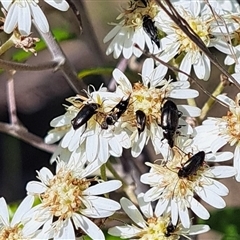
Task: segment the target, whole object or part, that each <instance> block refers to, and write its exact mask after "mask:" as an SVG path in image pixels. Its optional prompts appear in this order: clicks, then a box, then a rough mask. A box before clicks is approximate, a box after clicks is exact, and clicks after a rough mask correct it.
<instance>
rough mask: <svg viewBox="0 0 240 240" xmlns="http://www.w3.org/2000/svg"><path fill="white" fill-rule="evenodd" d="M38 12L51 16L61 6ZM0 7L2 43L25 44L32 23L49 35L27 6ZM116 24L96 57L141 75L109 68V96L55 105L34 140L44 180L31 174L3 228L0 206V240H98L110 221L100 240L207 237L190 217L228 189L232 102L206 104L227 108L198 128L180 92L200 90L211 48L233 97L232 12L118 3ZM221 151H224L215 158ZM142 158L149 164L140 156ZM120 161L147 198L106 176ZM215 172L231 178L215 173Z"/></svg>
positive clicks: (238, 135) (236, 156)
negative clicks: (0, 10) (39, 142)
mask: <svg viewBox="0 0 240 240" xmlns="http://www.w3.org/2000/svg"><path fill="white" fill-rule="evenodd" d="M0 1H1V0H0ZM45 2H46V3H48V4H50V5H51V6H53V7H54V8H56V9H58V10H60V11H66V10H67V9H68V8H69V4H70V5H71V4H72V1H65V0H52V1H48V0H45ZM68 2H69V4H68ZM1 3H2V6H3V7H4V9H5V11H6V12H5V14H6V16H5V20H4V26H3V30H4V31H5V32H6V33H8V34H9V33H12V32H16V31H17V32H18V34H20V35H21V36H22V37H24V36H25V37H27V36H28V35H29V34H30V31H31V22H32V21H33V22H34V23H35V25H36V26H37V28H38V29H39V30H40V32H43V33H46V32H48V31H49V25H48V22H47V19H46V17H45V15H44V13H43V11H42V10H41V8H40V7H39V5H38V3H39V1H37V0H18V1H15V0H9V1H1ZM173 9H174V11H173ZM169 13H172V15H171V14H169ZM176 16H177V17H178V18H177V19H178V20H179V21H176V19H175V17H176ZM117 21H119V22H118V23H112V24H113V25H114V27H113V29H112V30H111V31H110V32H109V33H108V34H107V35H106V37H105V38H104V40H103V41H104V43H107V42H110V44H109V46H108V47H107V50H106V54H107V55H110V54H112V53H113V57H114V58H115V59H117V58H119V57H120V55H121V54H122V56H123V58H125V59H130V58H131V59H133V61H135V60H136V58H139V59H138V60H137V61H136V62H138V64H141V70H140V71H139V72H137V74H138V75H134V74H133V75H132V76H134V77H132V76H131V75H130V74H129V77H128V74H127V73H125V72H124V70H120V69H119V68H114V70H113V71H112V80H111V81H114V83H115V85H116V88H115V90H114V91H109V89H108V86H104V85H101V86H100V87H99V88H98V89H97V88H96V87H95V86H94V85H89V86H88V88H87V90H83V91H80V92H78V93H77V94H75V95H74V96H69V97H68V98H67V99H66V102H67V103H65V104H64V105H63V106H64V108H65V112H64V114H62V115H60V116H56V117H55V118H54V119H52V120H51V121H50V126H51V129H50V130H49V132H48V133H47V135H46V136H45V138H44V142H45V143H46V144H54V143H57V148H56V150H55V151H54V153H53V155H52V157H51V159H50V163H51V164H52V163H53V164H55V165H56V168H55V172H54V173H53V172H52V171H50V170H49V169H48V168H47V167H43V168H42V169H40V170H39V171H37V179H38V181H30V182H28V183H27V185H26V192H27V196H26V197H25V198H24V200H23V201H22V202H21V204H20V205H19V207H18V209H17V210H16V212H15V214H14V216H10V215H9V212H8V208H7V203H6V201H5V199H4V198H0V239H56V240H57V239H79V238H80V239H82V238H84V236H86V235H88V236H89V237H90V238H91V239H100V240H101V239H105V236H104V233H103V231H102V230H103V229H105V230H106V228H107V224H105V222H106V221H111V220H117V221H115V222H114V224H115V226H113V224H112V223H111V224H110V225H111V227H110V228H109V229H108V234H110V235H113V236H118V237H120V238H121V239H141V240H148V239H160V240H168V239H169V240H175V239H180V238H181V237H185V238H187V239H190V237H191V236H192V235H198V234H201V233H205V232H207V231H209V229H210V228H209V226H208V225H205V224H195V223H196V218H197V217H198V218H200V219H203V220H208V219H209V218H210V212H209V209H208V206H210V207H212V208H216V209H223V208H225V207H226V202H225V200H224V197H225V196H227V195H228V193H229V190H228V188H227V187H226V186H225V185H224V184H223V183H222V182H220V180H221V179H225V178H232V179H234V177H235V179H236V180H237V181H238V182H240V93H237V95H236V97H235V100H232V99H231V98H230V97H227V96H226V94H218V96H217V97H215V98H216V100H218V101H219V102H221V103H222V104H224V105H225V106H227V107H228V109H227V112H226V114H225V115H224V116H221V117H209V116H208V117H207V118H206V119H204V121H202V120H203V119H202V111H201V110H202V109H201V108H199V107H197V104H195V99H196V98H197V97H198V96H199V92H198V91H197V90H195V89H194V88H193V86H191V83H192V82H193V81H192V80H194V81H195V82H196V81H198V80H208V79H209V78H210V75H211V71H212V70H211V68H212V66H211V65H212V62H211V61H212V59H213V57H211V56H212V55H209V53H211V52H210V50H212V49H213V48H214V51H219V52H220V53H221V54H223V55H224V57H225V60H224V63H225V65H227V66H231V67H230V70H229V76H227V78H229V80H230V81H231V82H232V83H233V84H236V86H238V85H239V76H240V75H239V74H240V65H239V62H238V61H239V56H240V52H239V51H240V47H239V46H240V45H239V43H240V42H239V31H240V30H239V29H240V8H239V6H238V5H235V4H234V3H230V2H229V1H221V3H219V1H210V2H207V3H206V2H205V1H200V0H199V1H198V0H196V1H188V0H182V1H172V3H171V2H170V1H157V0H156V1H155V0H130V1H129V2H128V5H127V7H122V13H121V14H120V15H119V16H118V17H117ZM179 23H182V25H181V24H179ZM186 29H188V31H189V33H190V34H192V36H193V38H190V37H189V35H188V34H186ZM194 39H197V40H196V41H194ZM145 49H146V52H147V53H146V52H145ZM204 49H205V50H204ZM143 53H145V55H146V58H144V57H145V56H142V54H143ZM140 57H141V58H140ZM176 69H178V71H177V70H176ZM191 73H193V74H194V75H195V76H196V78H195V77H191V76H192V75H191ZM130 76H131V77H130ZM205 92H207V91H205ZM215 95H216V94H215ZM203 109H204V108H203ZM227 144H228V145H230V147H232V149H231V150H232V151H231V150H229V151H222V150H223V149H222V147H223V146H225V145H227ZM145 146H147V147H148V148H151V147H152V149H153V151H152V152H153V153H152V155H158V156H156V157H155V158H154V159H152V158H151V157H150V156H148V155H147V156H146V153H145V152H144V150H145V149H144V148H145ZM233 146H234V147H235V149H233ZM126 149H128V151H129V153H130V154H131V158H130V159H125V160H126V161H133V158H139V159H140V157H141V156H144V157H143V158H144V164H145V165H146V166H147V167H146V169H147V170H146V171H145V172H141V174H140V175H139V179H138V180H139V182H140V183H141V184H142V185H144V186H145V187H146V188H147V190H146V191H145V192H142V191H138V193H139V192H141V193H140V194H135V192H134V191H133V190H132V187H135V188H137V187H138V186H137V185H138V184H137V183H136V184H135V185H134V186H132V185H133V184H132V185H131V186H130V187H129V186H128V182H127V180H126V179H127V178H128V177H130V176H122V175H123V174H122V172H118V168H116V169H115V167H114V164H115V163H116V162H120V161H119V159H120V158H123V155H124V151H126ZM121 160H122V159H121ZM225 161H233V164H232V165H233V166H231V164H230V165H229V164H228V165H223V164H222V163H223V162H225ZM106 168H107V169H108V171H109V172H110V173H111V175H110V174H109V175H108V174H107V172H106ZM125 177H126V179H125ZM116 191H118V194H116ZM113 192H114V193H113ZM136 192H137V191H136ZM119 195H120V196H119ZM122 196H124V197H122ZM126 196H127V197H128V198H129V199H128V198H126ZM203 202H204V203H203ZM205 203H206V204H205ZM121 208H122V210H123V211H121V213H120V209H121ZM123 214H124V216H125V217H124V218H122V217H121V216H123ZM119 215H120V217H119ZM126 217H127V218H129V220H127V221H126V222H124V224H123V221H125V220H126ZM118 220H119V221H118ZM112 222H113V221H112Z"/></svg>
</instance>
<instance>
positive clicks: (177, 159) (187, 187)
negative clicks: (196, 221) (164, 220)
mask: <svg viewBox="0 0 240 240" xmlns="http://www.w3.org/2000/svg"><path fill="white" fill-rule="evenodd" d="M173 151H174V157H173V159H172V160H170V161H168V162H167V163H166V164H164V165H158V164H151V163H148V164H147V165H149V166H150V167H152V168H153V169H154V170H155V172H157V173H159V174H160V175H161V176H163V179H162V181H161V182H160V183H159V184H158V187H159V188H165V190H164V192H163V195H162V198H167V199H172V198H173V197H174V198H177V199H181V200H183V199H184V198H185V197H187V196H193V195H194V189H195V188H196V187H197V186H202V185H203V184H212V183H211V181H210V180H208V182H202V181H204V180H203V179H202V176H203V173H204V172H205V171H208V165H207V164H206V163H204V164H203V165H201V166H199V167H198V168H197V169H196V172H195V173H194V174H191V175H189V176H187V177H181V178H180V177H179V176H178V171H179V170H180V169H181V168H182V167H184V164H185V163H186V162H187V161H188V160H189V158H190V156H189V155H188V154H185V153H183V152H181V151H180V150H178V149H177V148H175V147H174V148H173ZM208 175H211V173H209V174H208Z"/></svg>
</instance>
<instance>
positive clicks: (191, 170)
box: [178, 151, 205, 178]
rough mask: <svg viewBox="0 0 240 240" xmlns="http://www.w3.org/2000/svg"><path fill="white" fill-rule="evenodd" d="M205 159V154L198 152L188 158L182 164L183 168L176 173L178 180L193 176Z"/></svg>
mask: <svg viewBox="0 0 240 240" xmlns="http://www.w3.org/2000/svg"><path fill="white" fill-rule="evenodd" d="M204 159H205V152H204V151H200V152H198V153H196V154H194V155H193V156H192V157H190V158H189V159H188V160H187V162H185V163H184V165H183V167H182V168H181V169H179V171H178V177H179V178H187V177H189V176H192V175H194V174H195V173H196V172H197V170H198V169H199V168H200V167H201V166H202V165H203V162H204Z"/></svg>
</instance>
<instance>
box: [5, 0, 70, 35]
mask: <svg viewBox="0 0 240 240" xmlns="http://www.w3.org/2000/svg"><path fill="white" fill-rule="evenodd" d="M44 1H45V2H46V3H48V4H49V5H51V6H53V7H54V8H56V9H58V10H60V11H66V10H68V8H69V5H68V3H67V2H66V1H65V0H44ZM1 3H2V5H3V7H4V8H5V9H6V10H7V11H8V13H7V17H6V19H5V22H4V32H6V33H11V32H12V31H13V30H14V28H16V27H18V30H19V32H20V34H21V35H29V34H30V32H31V23H32V19H33V20H34V22H35V23H36V25H37V26H38V28H39V29H40V30H41V31H42V32H44V33H46V32H48V31H49V25H48V21H47V19H46V17H45V15H44V13H43V12H42V10H41V8H40V7H39V6H38V0H1Z"/></svg>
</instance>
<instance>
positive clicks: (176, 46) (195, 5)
mask: <svg viewBox="0 0 240 240" xmlns="http://www.w3.org/2000/svg"><path fill="white" fill-rule="evenodd" d="M175 7H176V9H177V11H178V13H179V14H180V15H181V16H182V17H183V18H184V19H185V20H186V21H187V22H188V24H189V25H190V27H191V28H192V30H193V31H194V32H195V33H196V34H197V35H198V36H199V37H200V38H201V40H202V41H203V43H204V44H205V45H206V47H215V48H217V49H218V50H219V51H222V52H224V53H226V52H227V53H229V51H230V50H229V44H227V43H226V42H225V38H224V36H226V35H229V33H232V32H233V31H234V30H236V29H237V28H238V27H239V24H237V23H232V21H231V20H228V19H227V17H226V18H225V17H224V15H221V17H219V18H218V22H216V17H213V15H212V12H211V9H210V8H209V7H208V5H207V4H204V8H201V2H200V1H184V4H183V5H182V4H181V6H180V5H179V4H178V5H175ZM227 16H229V14H227ZM159 18H160V19H161V20H159V22H158V25H159V26H158V27H159V28H161V29H162V31H163V32H165V33H166V35H167V36H166V37H164V38H162V39H161V46H162V48H161V49H162V50H163V51H162V52H161V53H160V56H159V58H160V59H162V60H163V61H165V62H169V61H170V60H171V59H173V58H174V57H176V56H178V59H180V57H179V55H180V56H182V60H181V63H180V66H179V69H180V70H182V71H183V72H186V73H187V74H190V72H191V68H192V66H193V69H194V72H195V74H196V75H197V77H198V78H199V79H203V80H208V79H209V76H210V72H211V63H210V60H209V58H208V57H207V56H206V55H205V54H204V53H202V52H201V50H200V49H199V47H198V46H197V45H196V44H195V43H194V42H193V41H192V40H190V39H189V38H188V37H187V36H186V35H185V33H183V31H182V30H181V29H180V28H179V27H178V26H177V25H176V24H175V23H174V22H173V21H172V19H170V18H169V17H168V16H167V15H166V14H162V13H161V14H160V16H159ZM219 19H224V21H220V20H219ZM178 76H179V79H180V80H186V79H187V78H188V77H187V76H186V75H185V74H183V73H179V74H178Z"/></svg>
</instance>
